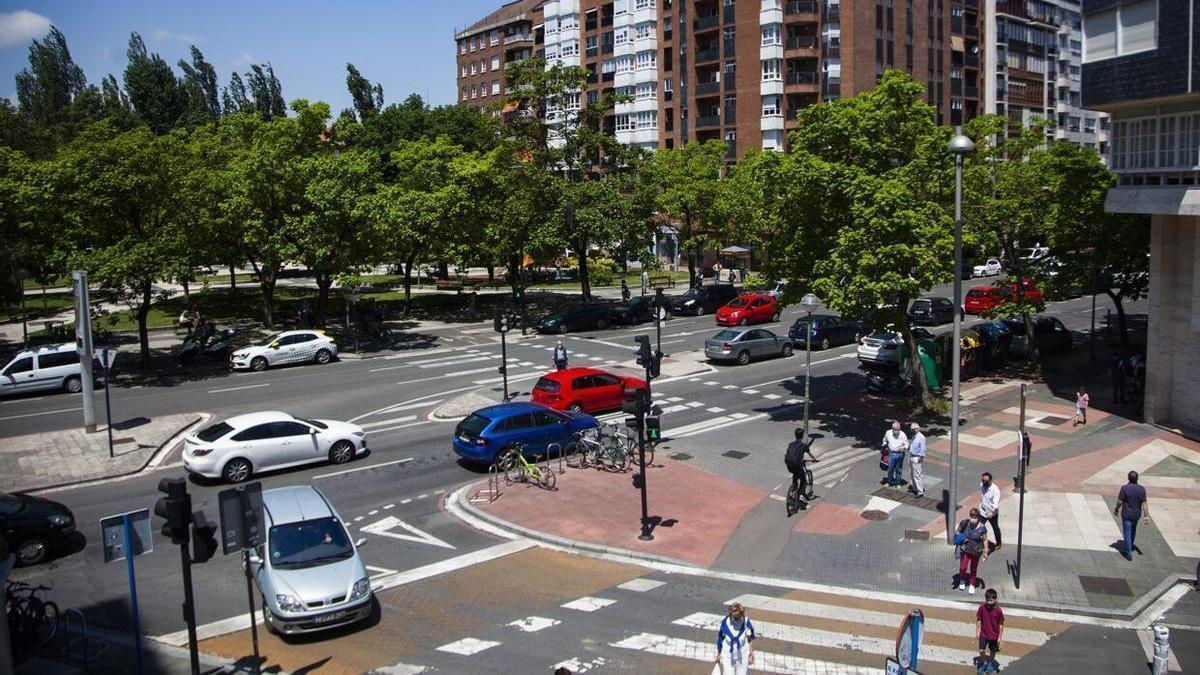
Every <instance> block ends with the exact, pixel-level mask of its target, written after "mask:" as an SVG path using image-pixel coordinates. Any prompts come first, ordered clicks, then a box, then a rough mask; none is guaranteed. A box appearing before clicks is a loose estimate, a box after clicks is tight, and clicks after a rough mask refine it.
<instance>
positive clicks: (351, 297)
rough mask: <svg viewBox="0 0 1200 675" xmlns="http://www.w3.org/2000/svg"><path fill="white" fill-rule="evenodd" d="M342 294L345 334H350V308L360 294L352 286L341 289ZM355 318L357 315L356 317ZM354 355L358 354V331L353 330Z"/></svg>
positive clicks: (360, 296)
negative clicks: (344, 303)
mask: <svg viewBox="0 0 1200 675" xmlns="http://www.w3.org/2000/svg"><path fill="white" fill-rule="evenodd" d="M342 294H343V295H345V296H346V332H347V333H349V332H350V307H351V306H353V305H355V304H356V303H357V302H358V301H359V299H360V298H362V294H361V293H359V291H358V289H357V288H355V287H353V286H347V287H346V288H343V289H342ZM356 316H357V315H356ZM354 353H355V354H357V353H358V329H357V328H355V329H354Z"/></svg>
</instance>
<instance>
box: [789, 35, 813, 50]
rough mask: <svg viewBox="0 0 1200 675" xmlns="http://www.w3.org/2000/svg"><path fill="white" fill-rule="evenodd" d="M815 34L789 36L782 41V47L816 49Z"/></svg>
mask: <svg viewBox="0 0 1200 675" xmlns="http://www.w3.org/2000/svg"><path fill="white" fill-rule="evenodd" d="M816 48H817V36H816V35H809V36H804V37H791V38H788V40H787V42H786V43H784V49H816Z"/></svg>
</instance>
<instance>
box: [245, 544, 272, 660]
mask: <svg viewBox="0 0 1200 675" xmlns="http://www.w3.org/2000/svg"><path fill="white" fill-rule="evenodd" d="M242 569H243V570H244V571H245V572H246V600H248V601H249V602H250V643H251V644H252V645H254V672H255V674H256V675H257V674H258V673H261V672H262V670H261V668H262V657H260V656H259V655H258V624H256V623H255V621H254V611H255V610H254V581H253V580H252V578H251V577H250V549H248V548H244V549H242ZM264 609H266V608H264Z"/></svg>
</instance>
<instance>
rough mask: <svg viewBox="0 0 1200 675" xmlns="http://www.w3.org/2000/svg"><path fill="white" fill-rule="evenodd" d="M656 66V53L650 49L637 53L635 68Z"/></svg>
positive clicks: (641, 68)
mask: <svg viewBox="0 0 1200 675" xmlns="http://www.w3.org/2000/svg"><path fill="white" fill-rule="evenodd" d="M657 67H658V53H657V52H655V51H652V50H647V51H644V52H638V53H637V68H638V70H643V69H647V68H657Z"/></svg>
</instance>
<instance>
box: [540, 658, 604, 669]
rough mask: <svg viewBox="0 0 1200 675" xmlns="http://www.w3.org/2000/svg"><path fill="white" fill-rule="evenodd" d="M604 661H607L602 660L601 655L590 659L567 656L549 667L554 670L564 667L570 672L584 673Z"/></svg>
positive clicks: (602, 663) (597, 666)
mask: <svg viewBox="0 0 1200 675" xmlns="http://www.w3.org/2000/svg"><path fill="white" fill-rule="evenodd" d="M605 663H607V661H605V660H604V657H603V656H597V657H596V658H594V659H592V660H591V661H582V660H580V659H579V657H577V656H576V657H572V658H569V659H567V660H566V661H559V662H558V663H556V664H554V665H553V666H550V667H551V668H553V669H554V670H555V671H557V670H558V669H559V668H566V669H567V672H570V673H586V672H588V671H589V670H591V669H593V668H599V667H600V666H603V665H604V664H605Z"/></svg>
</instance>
